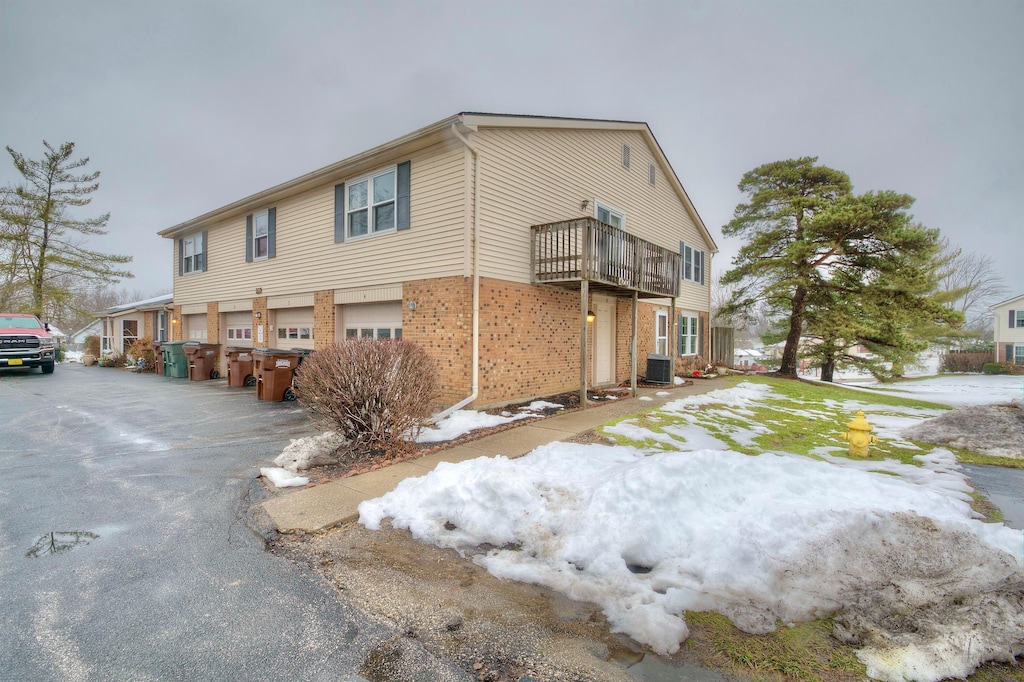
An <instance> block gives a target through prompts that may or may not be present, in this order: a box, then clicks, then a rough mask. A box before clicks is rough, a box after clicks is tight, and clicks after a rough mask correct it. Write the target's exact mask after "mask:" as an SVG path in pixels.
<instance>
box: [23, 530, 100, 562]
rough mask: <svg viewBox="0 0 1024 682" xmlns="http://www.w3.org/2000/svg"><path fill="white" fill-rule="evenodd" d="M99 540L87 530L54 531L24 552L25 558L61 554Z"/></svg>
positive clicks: (97, 536)
mask: <svg viewBox="0 0 1024 682" xmlns="http://www.w3.org/2000/svg"><path fill="white" fill-rule="evenodd" d="M97 538H99V535H97V534H96V533H90V532H89V531H87V530H55V531H51V532H49V533H47V534H46V535H43V536H41V537H40V538H39V539H38V540H36V544H34V545H32V547H31V549H29V550H28V551H27V552H25V557H26V558H29V559H37V558H39V557H41V556H44V555H46V554H61V553H62V552H67V551H68V550H71V549H74V548H75V547H78V546H79V545H88V544H89V543H90V542H92V541H93V540H96V539H97Z"/></svg>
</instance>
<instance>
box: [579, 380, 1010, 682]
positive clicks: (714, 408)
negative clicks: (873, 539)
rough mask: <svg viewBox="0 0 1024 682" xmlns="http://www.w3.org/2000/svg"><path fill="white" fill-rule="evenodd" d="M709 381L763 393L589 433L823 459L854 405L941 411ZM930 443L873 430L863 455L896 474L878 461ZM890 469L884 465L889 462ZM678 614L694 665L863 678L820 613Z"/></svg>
mask: <svg viewBox="0 0 1024 682" xmlns="http://www.w3.org/2000/svg"><path fill="white" fill-rule="evenodd" d="M719 381H720V388H723V389H725V388H732V387H734V386H737V385H739V384H740V383H742V382H750V383H754V384H760V385H767V386H768V387H769V388H770V389H771V392H770V393H768V394H767V395H765V396H764V397H763V398H762V399H759V400H757V401H755V402H754V403H750V404H724V403H710V404H701V405H697V406H694V407H692V408H689V409H686V410H683V411H680V410H672V409H664V408H661V409H656V410H652V411H650V412H646V413H644V414H642V415H639V416H636V417H630V418H625V419H621V420H617V421H615V422H611V423H609V424H607V425H605V427H602V428H601V429H599V431H600V432H601V433H602V435H604V436H606V437H609V438H612V439H613V440H614V441H615V442H616V443H619V444H621V445H630V446H634V447H637V448H640V449H642V450H644V451H647V452H651V453H655V452H660V451H667V450H687V449H690V448H693V449H700V448H702V447H707V442H706V440H705V436H710V437H713V438H714V439H717V441H719V442H720V443H721V444H723V445H725V446H726V447H727V448H729V449H731V450H735V451H737V452H742V453H746V454H749V455H757V454H760V453H764V452H779V453H790V454H795V455H802V456H806V457H812V458H815V459H825V458H826V455H827V456H831V457H849V455H848V444H847V443H846V442H845V441H844V440H842V439H841V438H840V434H841V433H843V432H844V431H846V424H847V422H849V421H850V420H852V419H853V418H854V417H855V416H856V413H857V410H858V409H862V410H864V412H865V417H866V418H867V420H868V422H872V421H876V422H880V421H885V420H886V419H889V418H895V419H908V418H910V419H925V418H929V417H934V416H938V415H939V414H941V413H942V412H944V411H946V410H948V409H950V408H948V407H946V406H943V405H938V404H935V403H928V402H924V401H921V400H912V399H907V398H901V397H896V396H893V395H888V394H884V393H866V392H863V391H857V390H855V389H850V388H845V387H842V386H836V385H828V384H821V383H811V382H805V381H796V380H790V379H776V378H771V377H730V378H727V379H724V380H719ZM617 426H619V427H628V429H623V428H619V429H618V430H619V431H622V430H627V431H628V432H627V433H626V434H623V433H616V432H615V431H616V427H617ZM633 427H636V428H633ZM695 427H696V428H695ZM892 430H894V429H890V431H892ZM695 431H698V433H696V434H695V433H694V432H695ZM940 447H941V446H936V445H932V444H929V443H921V442H911V441H906V440H902V439H900V438H898V437H895V438H893V437H890V438H882V439H881V440H880V442H879V443H878V444H876V445H872V446H871V447H870V456H869V458H868V459H869V460H872V461H877V462H879V468H878V469H873V470H875V471H877V472H878V473H883V474H890V475H898V474H895V473H893V472H892V471H887V470H886V469H885V467H886V464H885V460H896V461H898V462H900V463H903V464H910V465H914V466H922V462H921V461H920V460H917V459H914V456H915V455H927V454H928V453H930V452H932V451H934V450H937V449H940ZM943 449H946V450H949V451H951V452H953V453H954V455H955V456H956V458H957V460H958V461H961V462H973V463H980V464H999V465H1001V466H1017V467H1024V461H1022V460H1008V459H1005V458H995V457H988V456H986V455H981V454H978V453H974V452H970V451H967V450H958V449H953V448H943ZM890 468H894V467H892V466H891V465H890ZM896 468H898V467H896ZM972 506H973V507H974V508H975V509H976V510H977V511H978V512H980V513H981V514H983V515H984V516H985V517H986V519H987V520H989V521H998V520H1000V515H999V513H998V510H997V509H996V508H995V507H993V506H992V505H991V504H990V503H989V502H988V500H986V499H985V498H984V497H983V496H982V495H980V494H977V493H976V494H975V495H974V503H973V505H972ZM686 620H687V623H688V624H689V626H690V630H691V637H690V639H689V640H687V642H686V645H685V649H684V651H686V652H688V655H690V656H693V657H694V658H696V659H697V660H699V661H700V662H701V663H702V664H704V665H707V666H710V667H712V668H715V669H718V670H721V671H723V672H725V673H726V674H731V675H733V676H736V677H738V678H740V679H755V680H780V681H781V680H794V679H795V680H824V681H826V682H845V681H847V680H862V679H866V673H865V668H864V666H863V664H861V663H860V661H859V660H858V659H857V657H856V655H855V653H854V652H855V650H854V649H853V647H850V646H848V645H845V644H843V643H841V642H840V641H839V640H837V639H835V638H834V637H832V635H831V630H832V622H831V620H829V619H822V620H818V621H814V622H811V623H797V624H795V625H793V626H792V627H788V626H784V625H781V624H780V627H779V628H778V629H777V630H776V631H775V632H773V633H769V634H767V635H749V634H746V633H744V632H741V631H740V630H738V629H736V628H735V627H734V626H733V625H732V624H731V623H730V622H729V620H728V618H726V617H725V616H721V615H718V614H714V613H690V612H688V613H687V614H686ZM971 679H972V680H976V681H984V682H989V681H990V680H991V681H1001V680H1015V681H1018V682H1022V681H1024V662H1021V663H1018V664H1017V665H1000V664H988V665H985V666H982V667H981V668H979V669H978V671H977V672H975V674H974V675H972V676H971Z"/></svg>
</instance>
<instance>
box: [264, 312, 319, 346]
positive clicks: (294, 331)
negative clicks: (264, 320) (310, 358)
mask: <svg viewBox="0 0 1024 682" xmlns="http://www.w3.org/2000/svg"><path fill="white" fill-rule="evenodd" d="M274 340H275V342H274V343H273V344H272V345H274V346H276V347H277V348H308V349H310V350H312V349H313V308H280V309H278V310H275V311H274Z"/></svg>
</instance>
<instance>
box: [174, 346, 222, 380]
mask: <svg viewBox="0 0 1024 682" xmlns="http://www.w3.org/2000/svg"><path fill="white" fill-rule="evenodd" d="M181 348H182V350H183V351H185V359H186V360H187V362H188V378H189V381H206V380H207V379H219V378H220V373H219V372H218V371H217V370H216V369H214V368H215V367H216V366H217V355H218V353H219V352H220V344H219V343H200V342H198V341H188V342H186V343H185V344H184V345H182V347H181Z"/></svg>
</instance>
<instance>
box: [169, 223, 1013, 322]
mask: <svg viewBox="0 0 1024 682" xmlns="http://www.w3.org/2000/svg"><path fill="white" fill-rule="evenodd" d="M184 274H185V240H184V239H179V240H178V276H179V277H181V276H182V275H184ZM1010 313H1011V314H1012V313H1013V311H1012V310H1011V311H1010ZM1010 326H1013V325H1010Z"/></svg>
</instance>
